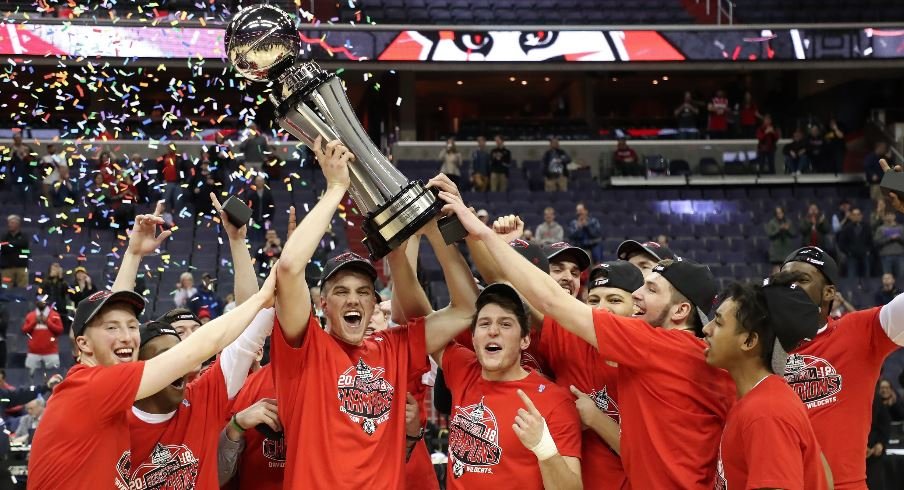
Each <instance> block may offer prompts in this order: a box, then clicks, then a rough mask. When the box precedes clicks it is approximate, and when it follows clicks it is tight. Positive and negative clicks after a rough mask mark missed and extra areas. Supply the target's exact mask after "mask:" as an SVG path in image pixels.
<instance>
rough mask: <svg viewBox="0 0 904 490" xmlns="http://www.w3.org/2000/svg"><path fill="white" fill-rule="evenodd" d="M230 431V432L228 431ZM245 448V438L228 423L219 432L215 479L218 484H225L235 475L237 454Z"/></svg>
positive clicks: (237, 460)
mask: <svg viewBox="0 0 904 490" xmlns="http://www.w3.org/2000/svg"><path fill="white" fill-rule="evenodd" d="M230 431H231V432H230ZM244 449H245V438H244V437H242V435H241V433H240V432H239V431H238V430H236V429H235V428H233V427H232V424H231V423H229V424H227V425H226V428H225V429H223V431H222V432H220V440H219V443H218V444H217V480H218V481H219V484H220V486H223V485H225V484H226V483H227V482H228V481H229V480H231V479H232V477H233V476H235V472H236V470H237V469H238V464H239V456H240V455H241V454H242V451H243V450H244Z"/></svg>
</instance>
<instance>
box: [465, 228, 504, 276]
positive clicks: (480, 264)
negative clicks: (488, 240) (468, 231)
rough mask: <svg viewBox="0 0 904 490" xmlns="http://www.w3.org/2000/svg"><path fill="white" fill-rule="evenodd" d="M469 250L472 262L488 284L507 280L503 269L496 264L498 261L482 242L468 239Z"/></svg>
mask: <svg viewBox="0 0 904 490" xmlns="http://www.w3.org/2000/svg"><path fill="white" fill-rule="evenodd" d="M466 243H467V244H468V250H469V251H470V252H471V262H473V263H474V266H475V267H477V272H478V273H479V274H480V277H482V278H483V281H484V282H486V283H487V284H492V283H494V282H499V281H501V280H503V279H504V278H505V274H503V272H502V268H501V267H499V264H497V263H496V259H494V258H493V255H492V254H490V251H489V250H488V249H487V246H486V245H485V244H484V243H483V242H482V241H480V240H473V239H471V238H468V239H467V240H466Z"/></svg>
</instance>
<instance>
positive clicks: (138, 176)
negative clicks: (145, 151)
mask: <svg viewBox="0 0 904 490" xmlns="http://www.w3.org/2000/svg"><path fill="white" fill-rule="evenodd" d="M125 169H126V170H128V171H129V172H131V173H132V175H133V176H134V177H133V179H134V181H135V189H136V190H137V191H138V202H141V203H149V202H151V189H150V188H149V185H150V181H151V174H150V173H149V172H148V165H147V164H146V163H145V161H144V157H142V156H141V155H140V154H138V153H132V157H131V158H130V159H129V161H127V162H126V164H125Z"/></svg>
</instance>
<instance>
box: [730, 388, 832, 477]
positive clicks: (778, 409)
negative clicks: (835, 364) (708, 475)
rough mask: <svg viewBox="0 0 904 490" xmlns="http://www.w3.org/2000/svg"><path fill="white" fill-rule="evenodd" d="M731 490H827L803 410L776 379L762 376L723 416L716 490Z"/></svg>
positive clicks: (818, 453)
mask: <svg viewBox="0 0 904 490" xmlns="http://www.w3.org/2000/svg"><path fill="white" fill-rule="evenodd" d="M735 488H738V489H754V488H785V489H789V490H790V489H800V490H823V489H825V488H828V483H827V482H826V475H825V470H824V469H823V466H822V450H821V449H820V447H819V443H818V442H817V441H816V435H815V434H814V433H813V427H812V426H811V425H810V420H809V419H808V418H807V409H806V408H804V406H803V404H802V403H800V400H799V399H798V398H797V396H796V395H795V394H794V391H793V390H791V389H790V388H789V387H788V384H787V383H785V382H784V380H783V379H782V378H780V377H779V376H775V375H771V376H767V377H766V378H765V379H763V381H761V382H760V383H759V384H758V385H756V386H754V387H753V389H752V390H750V392H748V393H747V395H746V396H744V397H743V398H741V399H740V400H738V401H737V403H735V405H734V407H732V409H731V411H730V412H729V413H728V419H727V420H726V421H725V431H724V432H723V433H722V444H721V445H720V448H719V464H718V474H717V475H716V490H728V489H735Z"/></svg>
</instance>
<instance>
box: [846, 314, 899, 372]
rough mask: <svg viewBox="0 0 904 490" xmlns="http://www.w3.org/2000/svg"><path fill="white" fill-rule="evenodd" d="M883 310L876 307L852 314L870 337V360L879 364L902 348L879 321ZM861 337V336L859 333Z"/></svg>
mask: <svg viewBox="0 0 904 490" xmlns="http://www.w3.org/2000/svg"><path fill="white" fill-rule="evenodd" d="M881 310H882V308H881V307H876V308H870V309H868V310H862V311H856V312H854V313H851V315H854V317H855V318H856V319H857V321H858V322H863V323H864V324H865V326H866V329H867V331H868V337H869V351H870V358H871V359H874V360H876V361H877V362H879V363H882V362H885V358H886V357H888V355H889V354H891V353H892V352H893V351H894V350H895V349H897V348H898V347H900V346H899V345H898V344H896V343H895V342H894V341H893V340H892V339H891V338H889V337H888V334H887V333H885V329H884V328H882V322H880V321H879V312H880V311H881ZM859 335H861V334H860V333H859V332H858V336H859Z"/></svg>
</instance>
